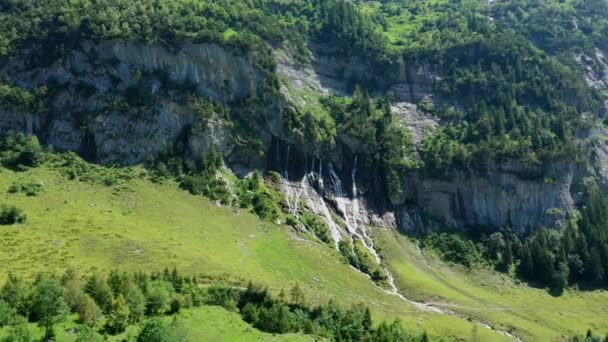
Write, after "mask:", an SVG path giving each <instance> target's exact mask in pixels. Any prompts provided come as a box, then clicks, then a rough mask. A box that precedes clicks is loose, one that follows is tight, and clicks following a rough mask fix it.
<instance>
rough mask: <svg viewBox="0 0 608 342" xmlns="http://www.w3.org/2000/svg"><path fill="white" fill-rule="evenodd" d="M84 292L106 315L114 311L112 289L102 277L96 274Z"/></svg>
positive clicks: (89, 280)
mask: <svg viewBox="0 0 608 342" xmlns="http://www.w3.org/2000/svg"><path fill="white" fill-rule="evenodd" d="M84 291H85V292H86V293H87V294H88V295H89V296H91V298H93V299H94V300H95V302H96V303H97V305H99V307H100V308H101V310H102V311H103V312H104V313H108V312H110V310H111V309H112V302H113V296H112V289H110V286H109V285H108V283H107V282H106V281H105V279H104V278H103V277H102V276H99V275H97V274H96V273H94V274H93V275H92V276H91V277H90V278H89V279H88V280H87V283H86V285H85V287H84Z"/></svg>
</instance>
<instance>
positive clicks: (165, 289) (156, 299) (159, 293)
mask: <svg viewBox="0 0 608 342" xmlns="http://www.w3.org/2000/svg"><path fill="white" fill-rule="evenodd" d="M170 288H171V285H169V284H168V283H166V282H161V281H157V282H153V283H152V284H151V285H150V288H149V289H148V292H147V293H146V312H147V314H148V315H162V314H164V313H165V312H167V311H169V309H170V308H171V307H170V304H171V292H172V291H171V290H170Z"/></svg>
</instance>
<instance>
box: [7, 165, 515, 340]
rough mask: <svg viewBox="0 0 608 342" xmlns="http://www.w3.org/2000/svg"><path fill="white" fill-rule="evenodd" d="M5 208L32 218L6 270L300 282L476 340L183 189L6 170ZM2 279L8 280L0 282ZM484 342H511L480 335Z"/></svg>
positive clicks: (301, 244) (304, 246)
mask: <svg viewBox="0 0 608 342" xmlns="http://www.w3.org/2000/svg"><path fill="white" fill-rule="evenodd" d="M32 181H41V182H43V183H44V184H45V188H46V191H45V192H44V193H43V194H42V195H40V196H39V197H26V196H25V195H24V194H8V193H6V190H7V189H8V187H9V186H10V185H11V184H12V183H13V182H19V183H27V182H32ZM0 203H8V204H14V205H17V206H18V207H20V208H22V209H24V210H25V211H26V213H27V214H28V222H27V224H25V225H22V226H14V227H0V269H2V271H3V272H2V275H0V277H5V276H6V272H8V271H13V272H16V273H19V274H22V275H26V276H30V277H31V276H33V275H34V274H35V273H36V272H41V271H57V272H61V271H63V270H64V269H66V268H67V267H69V266H74V267H76V268H78V269H81V270H89V269H92V268H98V269H101V270H109V269H112V268H121V269H124V270H142V269H143V270H150V271H153V270H160V269H162V268H164V267H177V268H178V269H180V270H181V271H183V272H187V273H192V274H199V273H204V274H207V275H213V276H217V277H220V276H222V277H223V276H225V277H226V278H230V279H238V278H241V279H245V280H248V279H251V280H254V281H258V282H263V283H265V284H268V285H270V286H271V288H272V289H273V290H274V291H279V290H280V289H281V288H285V289H289V288H290V287H291V286H293V284H294V283H295V282H296V281H298V282H300V284H302V285H303V287H304V290H305V291H306V294H307V298H308V299H309V300H310V301H312V302H314V303H324V302H326V301H327V300H329V299H330V298H335V299H336V300H338V301H339V302H341V303H344V304H348V303H358V302H365V303H367V304H368V305H370V307H371V308H372V310H373V311H374V314H375V315H376V317H377V318H386V319H392V318H394V317H400V318H401V319H403V321H404V324H405V326H406V327H408V329H412V330H417V331H422V330H427V331H428V332H429V334H431V335H435V336H449V337H450V338H452V337H458V338H469V337H470V336H471V332H472V331H473V327H474V325H473V324H471V323H470V322H467V321H466V320H463V319H459V318H453V317H446V316H441V315H438V314H431V313H421V312H419V311H416V310H414V309H413V308H412V307H411V306H410V305H408V304H407V303H405V302H403V301H401V300H399V299H398V298H396V297H395V296H392V295H389V294H387V293H385V292H384V291H382V290H380V289H379V288H377V287H375V286H374V285H373V284H372V282H371V281H370V280H368V279H367V278H366V277H365V276H363V275H361V274H360V273H357V272H356V271H354V270H353V269H352V268H350V267H349V266H347V265H346V264H345V263H343V262H341V261H340V260H341V259H340V256H339V255H338V253H337V252H336V251H334V250H332V249H330V248H328V247H327V246H325V245H323V244H319V243H313V242H310V241H308V240H305V239H302V238H300V237H297V236H295V235H294V234H293V233H291V232H290V230H289V229H288V228H284V227H277V226H275V225H271V224H267V223H263V222H261V221H260V220H259V219H257V218H256V217H255V216H253V215H251V214H249V213H246V212H244V211H238V210H236V209H234V208H228V207H217V206H215V205H214V204H211V203H209V201H207V200H205V199H204V198H201V197H194V196H191V195H189V194H187V193H186V192H183V191H180V190H178V189H177V186H176V184H175V183H171V182H169V183H167V184H160V185H158V184H153V183H151V182H149V181H146V180H141V179H136V180H132V181H129V182H126V183H124V184H123V185H121V186H115V187H105V186H103V185H92V184H88V183H83V182H77V181H67V180H65V178H64V177H63V176H61V175H60V174H59V173H58V172H56V171H53V170H49V169H48V168H46V167H41V168H37V169H32V170H29V171H27V172H23V173H15V172H12V171H10V170H7V169H0ZM0 281H3V279H0ZM479 335H480V336H482V337H484V340H504V338H502V336H499V335H497V334H495V333H493V332H491V331H490V330H488V329H480V330H479Z"/></svg>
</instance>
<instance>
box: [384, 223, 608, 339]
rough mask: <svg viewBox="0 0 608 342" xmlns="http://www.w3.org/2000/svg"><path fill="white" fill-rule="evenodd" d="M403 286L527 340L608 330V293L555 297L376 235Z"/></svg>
mask: <svg viewBox="0 0 608 342" xmlns="http://www.w3.org/2000/svg"><path fill="white" fill-rule="evenodd" d="M375 238H376V240H377V244H378V246H379V247H380V248H382V252H381V254H382V255H383V256H385V257H387V259H386V260H387V261H388V265H389V267H390V269H391V270H392V271H393V274H394V276H395V280H396V283H397V286H398V287H399V288H400V289H401V290H402V291H403V292H404V293H408V294H409V295H410V296H412V297H414V298H415V299H417V300H420V301H430V302H434V303H438V304H439V305H440V306H443V307H446V308H449V309H451V310H454V311H457V312H460V313H462V314H464V315H467V316H473V317H476V318H478V319H481V320H484V321H486V322H488V323H490V324H491V325H494V326H496V327H500V328H501V329H503V330H512V331H513V332H514V333H515V334H516V335H518V336H522V337H524V338H525V339H531V340H538V341H554V340H562V339H563V338H564V336H572V335H574V334H579V335H580V334H584V333H585V331H586V330H587V329H588V328H591V329H592V330H594V331H598V332H605V331H608V321H607V320H606V317H608V305H607V303H608V292H606V291H601V290H600V291H593V292H577V291H569V292H566V293H565V294H564V295H563V296H561V297H552V296H551V295H550V294H549V293H548V292H547V291H546V290H543V289H534V288H530V287H528V286H526V285H523V284H519V283H517V282H515V281H514V280H513V279H511V278H509V277H507V276H505V275H502V274H497V273H495V272H491V271H489V270H475V271H469V270H466V269H463V268H459V267H448V266H447V265H445V264H444V263H442V262H440V261H438V260H437V259H436V258H434V257H432V256H425V257H421V255H420V251H419V250H418V249H417V248H416V246H415V244H414V243H412V242H411V241H409V240H407V239H406V238H404V237H403V236H402V235H400V234H398V233H395V232H390V231H387V230H384V229H378V230H377V231H376V234H375Z"/></svg>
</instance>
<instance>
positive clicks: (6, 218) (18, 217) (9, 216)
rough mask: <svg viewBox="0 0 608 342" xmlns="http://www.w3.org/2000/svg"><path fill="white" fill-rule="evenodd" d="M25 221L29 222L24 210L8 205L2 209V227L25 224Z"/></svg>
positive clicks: (0, 214)
mask: <svg viewBox="0 0 608 342" xmlns="http://www.w3.org/2000/svg"><path fill="white" fill-rule="evenodd" d="M25 221H27V215H26V214H25V213H24V212H23V210H21V209H19V208H17V207H15V206H8V205H3V206H2V207H0V225H13V224H23V223H25Z"/></svg>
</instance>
